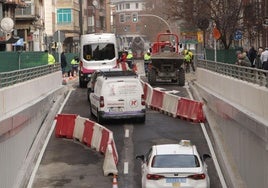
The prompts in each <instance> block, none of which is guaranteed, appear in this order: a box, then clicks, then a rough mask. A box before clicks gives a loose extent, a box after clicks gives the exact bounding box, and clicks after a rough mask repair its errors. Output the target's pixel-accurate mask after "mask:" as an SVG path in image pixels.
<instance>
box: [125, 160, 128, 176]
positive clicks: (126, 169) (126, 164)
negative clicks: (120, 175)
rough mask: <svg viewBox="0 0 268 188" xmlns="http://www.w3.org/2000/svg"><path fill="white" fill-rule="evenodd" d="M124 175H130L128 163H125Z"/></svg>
mask: <svg viewBox="0 0 268 188" xmlns="http://www.w3.org/2000/svg"><path fill="white" fill-rule="evenodd" d="M124 174H128V162H124Z"/></svg>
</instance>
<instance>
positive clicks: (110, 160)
mask: <svg viewBox="0 0 268 188" xmlns="http://www.w3.org/2000/svg"><path fill="white" fill-rule="evenodd" d="M103 172H104V175H105V176H108V175H109V174H114V175H115V174H118V170H117V167H116V162H115V159H114V156H113V148H112V145H111V144H108V146H107V148H106V152H105V158H104V162H103Z"/></svg>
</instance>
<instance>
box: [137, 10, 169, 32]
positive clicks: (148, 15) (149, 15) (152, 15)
mask: <svg viewBox="0 0 268 188" xmlns="http://www.w3.org/2000/svg"><path fill="white" fill-rule="evenodd" d="M138 16H141V17H142V16H143V17H146V16H147V17H155V18H158V19H160V20H161V21H163V22H164V23H165V24H166V25H167V27H168V29H169V31H170V32H171V28H170V25H169V24H168V22H167V21H166V20H165V19H163V18H161V17H160V16H157V15H154V14H139V15H138ZM171 33H172V32H171Z"/></svg>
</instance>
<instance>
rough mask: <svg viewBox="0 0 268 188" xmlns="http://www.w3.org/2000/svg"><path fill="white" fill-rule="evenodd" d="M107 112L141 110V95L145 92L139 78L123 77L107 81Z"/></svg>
mask: <svg viewBox="0 0 268 188" xmlns="http://www.w3.org/2000/svg"><path fill="white" fill-rule="evenodd" d="M105 90H106V91H107V93H106V95H105V99H104V101H105V106H106V110H105V111H106V112H122V113H125V112H134V111H141V110H142V109H143V108H144V106H142V105H141V102H142V101H141V96H142V94H143V90H142V86H141V83H140V82H139V80H138V79H128V78H122V79H118V80H113V81H111V82H108V83H107V86H106V87H105Z"/></svg>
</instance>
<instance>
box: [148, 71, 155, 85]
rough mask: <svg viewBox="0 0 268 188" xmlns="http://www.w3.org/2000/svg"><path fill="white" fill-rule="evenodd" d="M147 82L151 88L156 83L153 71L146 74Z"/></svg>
mask: <svg viewBox="0 0 268 188" xmlns="http://www.w3.org/2000/svg"><path fill="white" fill-rule="evenodd" d="M148 82H149V84H150V85H152V86H153V85H155V83H156V71H155V70H153V69H152V70H150V71H149V72H148Z"/></svg>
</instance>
